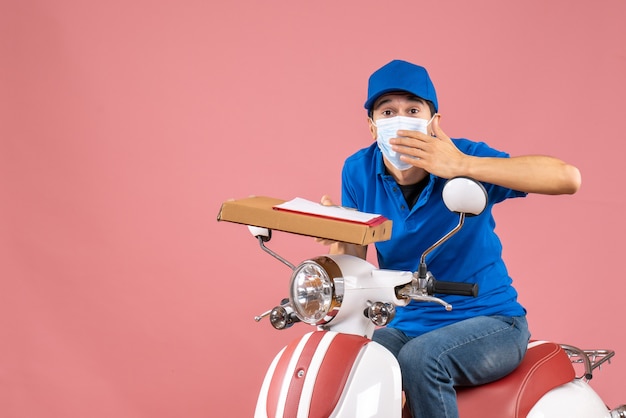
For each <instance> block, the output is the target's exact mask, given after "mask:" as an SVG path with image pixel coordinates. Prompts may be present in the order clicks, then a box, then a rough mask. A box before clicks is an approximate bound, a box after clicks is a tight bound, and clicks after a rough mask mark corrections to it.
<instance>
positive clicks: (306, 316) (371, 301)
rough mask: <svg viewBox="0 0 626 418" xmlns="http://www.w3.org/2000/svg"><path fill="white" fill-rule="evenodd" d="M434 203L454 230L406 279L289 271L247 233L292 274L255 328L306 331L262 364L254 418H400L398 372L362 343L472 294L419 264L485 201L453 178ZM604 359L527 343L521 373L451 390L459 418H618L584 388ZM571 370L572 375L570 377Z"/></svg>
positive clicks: (261, 232)
mask: <svg viewBox="0 0 626 418" xmlns="http://www.w3.org/2000/svg"><path fill="white" fill-rule="evenodd" d="M443 200H444V203H445V205H446V207H447V208H448V209H449V210H451V211H452V212H455V213H457V214H458V215H459V222H458V225H457V226H456V227H455V228H454V229H452V230H451V231H449V232H448V233H447V234H445V235H443V237H442V238H440V239H439V240H438V241H437V242H436V243H434V244H433V245H432V246H431V247H430V248H428V249H427V250H426V251H425V252H424V253H423V254H422V255H421V258H420V263H419V267H418V271H416V272H410V271H394V270H383V269H377V268H376V267H375V266H374V265H372V264H371V263H369V262H368V261H366V260H362V259H360V258H357V257H353V256H349V255H322V256H319V257H315V258H311V259H308V260H305V261H303V262H301V263H300V264H299V265H293V264H291V263H290V262H289V261H287V260H285V259H284V258H282V257H281V256H280V255H278V254H276V253H275V252H273V251H272V250H270V249H269V248H268V247H267V246H266V245H265V244H266V243H267V242H268V241H269V240H270V239H271V232H272V231H271V229H267V228H262V227H253V226H249V229H250V232H251V233H252V235H253V236H255V237H256V238H257V240H258V242H259V245H260V247H261V248H262V249H263V250H264V251H266V252H267V253H269V254H270V255H272V256H273V257H275V258H276V259H277V260H279V261H281V262H282V263H284V264H285V265H287V266H288V267H289V268H290V269H291V270H292V274H291V280H290V284H289V297H288V298H286V299H283V300H282V301H281V303H280V304H279V305H278V306H276V307H274V308H273V309H271V310H269V311H267V312H265V313H263V314H261V315H259V316H257V317H256V318H255V320H256V321H257V322H258V321H260V320H261V319H262V318H264V317H269V321H270V323H271V325H272V326H273V327H274V328H276V329H278V330H281V329H286V328H289V327H291V326H292V325H293V324H295V323H296V322H303V323H305V324H309V325H312V326H313V327H314V330H313V331H311V332H308V333H306V334H305V335H303V336H301V337H299V338H296V339H295V340H293V341H292V342H291V343H289V344H288V345H287V346H286V347H284V348H283V349H282V350H281V351H280V352H279V353H278V354H277V355H276V357H275V358H274V360H273V361H272V363H271V365H270V366H269V369H268V370H267V374H266V376H265V379H264V381H263V384H262V387H261V390H260V394H259V397H258V400H257V405H256V410H255V417H256V418H262V417H263V418H265V417H271V418H275V417H286V418H292V417H296V418H300V417H316V418H317V417H319V418H327V417H368V418H369V417H384V418H389V417H410V412H409V411H408V408H405V407H404V406H403V391H402V384H401V381H402V379H401V371H400V367H399V365H398V362H397V360H396V359H395V357H394V356H393V355H392V354H391V353H390V352H389V351H387V350H386V349H385V348H384V347H382V346H381V345H379V344H378V343H376V342H374V341H372V340H371V337H372V334H373V332H374V330H375V329H376V327H381V326H385V325H386V324H387V323H389V321H391V319H392V318H393V317H394V314H395V309H396V307H398V306H405V305H407V304H408V303H409V302H410V301H418V302H424V303H438V304H440V305H442V309H445V310H448V311H449V310H451V309H453V307H452V306H451V305H450V304H448V303H447V302H446V301H445V300H444V299H443V296H442V297H439V296H437V295H445V294H455V295H465V296H467V297H472V296H476V295H477V292H478V289H477V287H476V286H475V285H471V284H467V283H454V282H443V281H438V280H437V279H436V278H435V277H434V276H433V275H432V274H431V272H430V271H429V270H428V267H427V264H426V256H427V255H428V254H429V253H430V252H431V251H433V250H434V249H435V248H437V247H440V246H441V245H443V244H444V243H445V242H446V241H447V240H448V239H450V238H451V237H452V236H453V235H454V234H456V233H457V232H458V231H459V230H460V229H461V228H462V227H463V224H464V222H465V218H466V217H468V216H478V215H479V214H480V213H481V212H482V211H483V210H484V208H485V207H486V205H487V193H486V192H485V189H484V188H483V186H482V185H481V184H480V183H479V182H476V181H474V180H472V179H469V178H464V177H463V178H454V179H451V180H448V182H447V183H446V185H445V187H444V189H443ZM614 354H615V353H614V352H613V351H612V350H604V349H596V350H581V349H579V348H576V347H573V346H570V345H564V344H557V343H554V342H550V341H531V342H530V343H529V345H528V351H527V353H526V355H525V358H524V359H523V361H522V363H521V364H520V365H519V367H518V368H517V369H516V370H515V371H513V372H512V373H511V374H509V375H508V376H506V377H504V378H502V379H500V380H498V381H496V382H493V383H490V384H486V385H482V386H478V387H473V388H458V390H457V401H458V405H459V412H460V416H461V417H463V418H477V417H480V418H490V417H493V418H496V417H497V418H503V417H528V418H553V417H559V418H563V417H568V418H626V405H621V406H619V407H617V408H614V409H612V410H609V408H608V407H607V406H606V404H605V403H604V402H603V401H602V399H601V398H600V396H599V395H598V394H597V393H596V392H595V391H594V390H593V389H592V388H591V387H590V385H589V383H588V382H589V380H590V379H591V378H592V377H593V372H594V370H596V369H597V368H598V367H600V366H601V365H602V364H605V363H608V362H609V361H610V359H611V358H612V357H613V356H614ZM574 365H581V366H577V367H574ZM581 368H584V372H582V374H580V373H578V372H577V370H578V369H581ZM577 374H580V376H578V375H577Z"/></svg>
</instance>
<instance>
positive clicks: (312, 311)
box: [289, 261, 334, 324]
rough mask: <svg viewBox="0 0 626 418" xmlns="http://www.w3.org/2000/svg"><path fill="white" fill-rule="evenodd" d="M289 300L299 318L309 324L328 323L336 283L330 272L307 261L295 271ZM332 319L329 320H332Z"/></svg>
mask: <svg viewBox="0 0 626 418" xmlns="http://www.w3.org/2000/svg"><path fill="white" fill-rule="evenodd" d="M289 291H290V293H289V299H290V300H291V306H292V307H293V309H294V311H295V312H296V315H297V316H298V318H300V319H301V320H302V321H303V322H306V323H309V324H320V323H325V322H328V321H327V320H325V317H326V316H327V314H328V313H329V312H330V310H331V309H332V308H333V297H334V283H333V279H332V278H331V277H330V276H329V274H328V272H327V271H326V270H325V269H324V268H323V267H322V266H321V265H319V264H318V263H316V262H314V261H305V262H303V263H302V264H300V265H299V266H298V267H296V269H295V270H294V271H293V275H292V276H291V288H290V290H289ZM330 319H332V318H329V319H328V320H330Z"/></svg>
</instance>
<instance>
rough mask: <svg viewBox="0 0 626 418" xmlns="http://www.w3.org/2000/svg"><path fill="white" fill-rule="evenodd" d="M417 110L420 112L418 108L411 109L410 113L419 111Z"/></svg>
mask: <svg viewBox="0 0 626 418" xmlns="http://www.w3.org/2000/svg"><path fill="white" fill-rule="evenodd" d="M419 112H420V110H419V109H411V113H412V114H417V113H419Z"/></svg>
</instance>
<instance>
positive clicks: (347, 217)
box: [274, 197, 385, 225]
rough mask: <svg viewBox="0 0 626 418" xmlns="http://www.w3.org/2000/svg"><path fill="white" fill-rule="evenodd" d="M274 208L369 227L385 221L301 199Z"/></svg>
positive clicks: (297, 198) (348, 209)
mask: <svg viewBox="0 0 626 418" xmlns="http://www.w3.org/2000/svg"><path fill="white" fill-rule="evenodd" d="M274 208H276V209H281V210H287V211H291V212H298V213H304V214H308V215H316V216H322V217H325V218H333V219H340V220H344V221H351V222H358V223H362V224H368V225H370V224H372V223H376V222H377V221H380V220H384V219H385V218H383V217H382V216H381V215H377V214H373V213H366V212H359V211H357V210H355V209H352V208H345V207H343V206H324V205H322V204H321V203H317V202H312V201H310V200H307V199H303V198H301V197H296V198H295V199H292V200H289V201H287V202H284V203H281V204H280V205H276V206H274Z"/></svg>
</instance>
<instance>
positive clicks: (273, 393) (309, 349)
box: [266, 331, 324, 418]
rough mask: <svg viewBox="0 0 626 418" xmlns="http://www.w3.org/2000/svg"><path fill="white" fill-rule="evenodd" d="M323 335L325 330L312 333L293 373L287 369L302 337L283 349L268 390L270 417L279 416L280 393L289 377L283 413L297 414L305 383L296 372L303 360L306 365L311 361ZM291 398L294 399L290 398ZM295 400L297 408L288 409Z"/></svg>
mask: <svg viewBox="0 0 626 418" xmlns="http://www.w3.org/2000/svg"><path fill="white" fill-rule="evenodd" d="M323 336H324V332H318V331H316V332H313V333H312V334H311V337H310V338H309V340H308V341H307V342H306V344H305V346H304V349H303V351H302V353H301V354H300V357H299V359H298V365H297V366H296V371H295V373H294V374H292V375H288V374H287V369H288V367H289V363H290V361H291V359H292V357H293V356H294V352H295V350H296V347H297V346H298V344H299V343H300V341H301V340H302V338H297V339H295V340H293V341H292V342H291V343H289V345H287V347H285V351H283V354H282V355H281V357H280V359H279V360H278V363H277V364H276V369H275V370H274V373H273V374H272V380H271V381H270V385H269V388H268V391H267V402H266V411H267V416H268V417H271V418H275V417H277V412H278V404H279V401H280V394H281V391H282V386H283V381H284V380H285V379H289V380H290V381H291V383H290V385H289V392H288V394H287V404H286V406H285V413H284V414H283V416H286V417H296V416H297V412H298V402H299V401H300V395H301V393H302V385H303V384H304V376H303V377H302V378H297V377H296V374H297V371H298V369H299V368H300V367H302V365H301V363H302V362H303V360H306V363H305V364H306V365H308V364H309V363H310V361H311V357H312V356H313V353H315V350H316V349H317V346H318V344H319V342H320V340H321V339H322V337H323ZM304 372H305V376H306V370H304ZM294 381H298V382H299V388H298V384H294ZM292 391H295V392H297V393H295V394H294V393H292ZM294 396H295V397H296V400H295V401H294V400H293V398H294ZM290 398H292V399H291V400H290ZM294 402H295V410H293V409H289V411H288V408H293V403H294Z"/></svg>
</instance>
